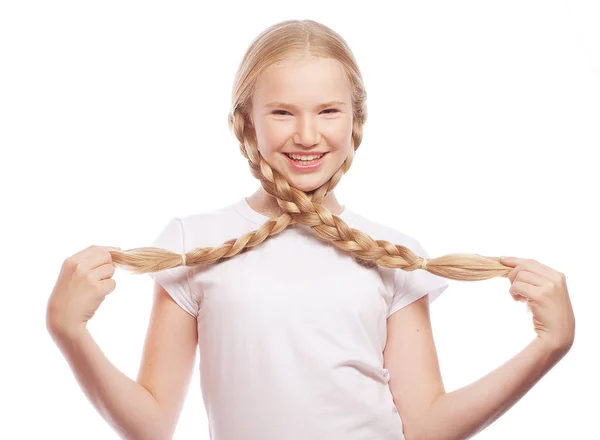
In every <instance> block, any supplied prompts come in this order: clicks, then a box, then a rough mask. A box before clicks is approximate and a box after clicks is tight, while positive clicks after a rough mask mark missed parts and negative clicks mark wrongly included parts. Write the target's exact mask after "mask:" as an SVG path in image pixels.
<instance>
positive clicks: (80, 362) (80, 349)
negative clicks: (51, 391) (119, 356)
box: [50, 328, 170, 440]
mask: <svg viewBox="0 0 600 440" xmlns="http://www.w3.org/2000/svg"><path fill="white" fill-rule="evenodd" d="M50 334H51V336H52V338H53V339H54V341H55V342H56V345H57V346H58V347H59V349H60V350H61V352H62V353H63V355H64V357H65V358H66V359H67V361H68V363H69V365H70V367H71V370H72V371H73V373H74V375H75V377H76V379H77V381H78V382H79V385H80V386H81V388H82V389H83V391H84V393H85V394H86V396H87V397H88V399H89V400H90V401H91V403H92V404H93V405H94V407H95V408H96V410H97V411H98V412H99V413H100V415H101V416H102V417H103V418H104V419H105V420H106V421H107V422H108V423H109V424H110V425H111V426H112V427H113V429H114V430H115V431H116V432H117V433H118V434H119V435H120V437H121V438H123V439H130V440H138V439H144V440H146V439H147V440H164V439H167V438H170V435H169V434H167V433H166V431H165V423H163V420H162V413H161V410H160V407H159V405H158V402H157V401H156V399H155V398H154V396H152V394H151V393H150V392H149V391H148V390H147V389H146V388H144V387H143V386H142V385H140V384H138V383H137V382H135V381H134V380H132V379H130V378H129V377H127V376H126V375H125V374H124V373H122V372H121V371H119V370H118V369H117V368H116V367H115V366H114V365H113V364H112V363H111V362H110V361H109V360H108V358H107V357H106V356H105V355H104V353H103V352H102V350H101V349H100V347H99V346H98V345H97V344H96V342H95V341H94V339H93V338H92V336H91V334H90V333H89V331H88V330H87V329H85V328H82V330H81V331H78V332H72V333H70V334H66V333H63V332H52V331H51V332H50Z"/></svg>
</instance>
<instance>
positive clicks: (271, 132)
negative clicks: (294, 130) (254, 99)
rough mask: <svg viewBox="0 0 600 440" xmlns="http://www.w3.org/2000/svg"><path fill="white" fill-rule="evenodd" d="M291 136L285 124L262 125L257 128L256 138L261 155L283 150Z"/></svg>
mask: <svg viewBox="0 0 600 440" xmlns="http://www.w3.org/2000/svg"><path fill="white" fill-rule="evenodd" d="M290 136H291V133H290V131H289V129H287V128H286V125H285V124H283V123H280V124H268V123H267V124H261V125H258V126H257V127H256V138H257V140H258V147H259V150H260V151H261V153H263V152H264V153H265V154H268V153H269V152H271V151H273V150H276V149H278V148H281V146H282V145H283V144H285V142H286V141H287V139H288V138H289V137H290Z"/></svg>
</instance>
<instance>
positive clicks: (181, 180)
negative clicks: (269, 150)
mask: <svg viewBox="0 0 600 440" xmlns="http://www.w3.org/2000/svg"><path fill="white" fill-rule="evenodd" d="M289 18H310V19H314V20H317V21H320V22H322V23H324V24H326V25H328V26H330V27H331V28H333V29H334V30H336V31H337V32H339V33H340V34H341V35H342V36H343V37H344V38H345V39H346V40H347V41H348V43H349V44H350V46H351V47H352V49H353V51H354V53H355V55H356V57H357V59H358V62H359V65H360V67H361V69H362V72H363V75H364V80H365V82H366V87H367V91H368V94H369V99H368V109H369V119H368V121H367V125H366V126H365V132H364V140H363V143H362V145H361V147H360V148H359V150H358V152H357V155H356V158H355V160H354V164H353V166H352V168H351V169H350V171H349V172H348V173H347V174H346V175H345V176H344V178H343V179H342V181H341V182H340V184H339V185H338V187H337V189H336V194H337V196H338V199H339V200H340V202H341V203H342V204H347V205H348V206H349V207H351V208H353V209H354V210H356V211H358V212H360V213H362V214H363V215H366V216H368V217H370V218H371V219H373V220H376V221H380V222H383V223H385V224H389V225H391V226H393V227H396V228H398V229H399V230H401V231H404V232H406V233H408V234H410V235H413V236H415V237H416V238H418V239H419V240H420V241H421V243H422V244H423V245H424V246H425V248H426V249H427V250H428V252H429V254H430V255H431V257H436V256H441V255H444V254H448V253H463V252H464V253H478V254H482V255H496V256H500V255H511V256H517V257H522V258H533V259H537V260H538V261H540V262H542V263H544V264H546V265H548V266H550V267H553V268H555V269H556V270H559V271H562V272H564V273H565V274H566V275H567V283H568V287H569V292H570V295H571V299H572V303H573V306H574V309H575V315H576V320H577V332H576V340H575V344H574V346H573V348H572V350H571V351H570V352H569V353H568V355H567V356H566V357H565V358H563V360H562V361H561V362H560V363H559V364H558V365H557V366H556V367H555V368H554V369H553V370H551V371H550V372H549V373H548V374H547V375H546V376H545V377H544V378H543V379H542V380H541V381H540V382H539V383H538V384H537V385H536V386H535V387H534V388H533V389H532V391H530V392H529V393H528V394H527V395H526V396H525V397H524V398H523V399H522V400H521V401H519V402H518V403H517V404H516V405H515V406H514V407H513V408H512V409H511V410H509V411H508V412H507V413H506V414H505V415H504V416H503V417H502V418H501V419H499V420H498V421H496V422H495V423H494V424H492V425H491V426H490V427H489V428H487V429H486V430H485V431H483V432H482V433H480V434H478V435H477V436H476V437H475V438H477V439H478V440H492V439H505V438H512V439H542V438H543V439H565V438H569V439H576V438H577V439H578V438H591V437H594V436H595V435H596V434H597V424H596V420H597V410H598V400H597V399H598V397H597V396H598V393H600V386H599V381H598V375H597V374H598V371H599V370H600V363H599V361H598V337H599V336H600V332H599V331H598V327H597V324H596V322H595V317H596V314H597V311H598V306H599V305H600V301H599V300H598V294H599V293H600V292H599V289H598V282H597V279H598V258H597V253H598V249H599V248H600V233H599V232H598V225H599V224H600V217H599V214H598V208H599V205H600V203H599V196H598V193H599V189H600V178H599V171H598V164H599V162H598V152H599V151H600V43H599V42H600V31H599V27H598V26H597V24H598V23H599V22H600V14H599V11H598V5H597V3H595V2H593V1H591V0H589V1H570V2H566V1H555V0H550V1H549V0H545V1H541V0H540V1H523V0H519V1H514V0H510V1H504V2H481V1H453V2H445V1H435V2H434V1H420V2H395V3H392V2H383V1H381V2H378V1H370V2H354V3H353V2H348V1H343V2H342V1H328V2H323V1H318V2H314V1H303V2H266V1H253V2H223V3H219V4H218V5H217V4H215V3H213V4H211V5H208V6H207V5H206V4H204V3H201V2H140V1H104V2H80V1H54V2H41V1H38V2H33V1H19V2H17V1H6V2H3V3H2V6H0V63H1V64H2V65H1V68H0V76H1V78H0V145H1V147H2V154H1V156H0V157H1V159H0V163H1V171H2V172H1V174H0V179H1V182H0V183H1V185H0V191H1V192H2V194H1V195H2V197H1V200H2V208H3V209H2V211H3V214H2V216H1V220H0V221H1V222H2V227H1V228H0V234H2V235H1V237H0V238H1V243H2V250H3V252H2V257H1V258H2V266H1V267H2V274H3V277H2V278H3V287H2V290H3V291H2V298H4V301H3V306H2V307H0V325H1V332H0V337H1V338H2V340H1V344H2V348H1V350H2V351H1V353H2V362H1V363H0V369H1V372H2V373H1V375H0V380H1V381H2V383H1V384H0V385H1V392H0V399H1V405H2V414H3V415H2V419H3V420H2V423H1V424H0V437H2V438H13V439H16V438H19V439H30V438H53V439H54V438H56V439H58V438H60V439H82V438H85V439H112V438H118V437H117V434H116V433H115V432H114V431H113V430H112V428H110V426H109V425H108V424H107V423H106V422H105V421H104V420H103V419H102V418H101V417H100V416H99V414H98V413H96V411H95V409H94V408H93V406H92V405H91V404H90V403H89V402H88V400H87V399H86V397H85V395H84V394H83V392H82V390H81V389H80V388H79V386H78V384H77V382H76V381H75V378H74V376H73V375H72V373H71V370H70V369H69V366H68V364H67V363H66V361H65V360H64V358H63V357H62V355H61V353H60V351H59V350H58V348H57V347H56V346H55V345H54V344H53V342H52V340H51V338H50V337H49V335H48V334H47V332H46V329H45V307H46V301H47V298H48V296H49V295H50V292H51V290H52V288H53V286H54V282H55V281H56V278H57V276H58V273H59V270H60V267H61V264H62V262H63V260H64V259H65V258H66V257H68V256H70V255H71V254H73V253H75V252H77V251H79V250H81V249H83V248H85V247H88V246H89V245H91V244H98V245H105V246H119V247H121V248H123V249H128V248H133V247H140V246H147V245H149V244H150V242H151V241H152V240H153V239H154V238H155V236H156V235H157V234H158V232H159V231H160V230H161V229H162V228H163V227H164V226H165V225H166V223H167V221H168V220H169V219H171V218H172V217H173V216H185V215H188V214H193V213H197V212H202V211H205V210H210V209H214V208H218V207H222V206H224V205H226V204H229V203H232V202H233V201H236V200H239V198H241V197H243V196H248V195H250V194H251V193H252V192H253V191H254V190H255V189H256V188H258V181H256V180H255V179H254V178H253V177H252V176H251V174H250V171H249V168H248V163H247V161H246V160H245V159H244V158H243V157H242V156H241V154H240V153H239V149H238V145H237V142H236V140H235V138H234V136H233V135H232V134H231V133H230V132H229V130H228V127H227V113H228V111H229V106H230V93H231V86H232V84H233V78H234V75H235V71H236V69H237V66H238V63H239V62H240V60H241V58H242V56H243V53H244V51H245V49H246V48H247V46H248V45H249V44H250V42H251V40H252V39H253V38H254V37H255V36H256V35H258V33H259V32H260V31H262V30H263V29H264V28H266V27H267V26H269V25H271V24H274V23H276V22H278V21H281V20H284V19H289ZM114 278H115V279H116V281H117V289H116V290H115V291H114V292H113V293H112V294H111V295H109V296H108V297H107V299H106V300H105V302H104V303H103V304H102V306H101V307H100V309H99V310H98V312H97V313H96V316H95V317H94V318H93V320H92V321H90V323H89V326H88V328H89V329H90V331H91V333H92V335H93V336H94V338H95V340H96V341H97V342H98V344H99V345H100V347H101V348H102V350H103V351H104V353H105V354H106V355H107V356H108V358H109V359H110V360H111V361H112V362H113V363H114V364H115V365H116V366H117V367H118V368H119V369H120V370H122V371H123V372H124V373H125V374H127V375H128V376H129V377H132V378H134V377H135V376H136V374H137V369H138V367H139V362H140V357H141V350H142V344H143V341H144V337H145V332H146V326H147V324H148V319H149V313H150V306H151V298H152V295H151V293H152V281H151V280H150V278H149V277H147V276H144V275H143V276H136V275H133V274H131V273H129V272H126V271H123V270H120V271H119V270H118V271H117V273H116V274H115V277H114ZM509 285H510V283H509V281H508V280H507V279H505V278H496V279H492V280H486V281H480V282H458V281H452V280H450V288H449V289H448V290H447V291H446V292H445V294H444V295H443V296H442V297H440V299H439V300H437V301H436V303H434V305H433V306H432V321H433V326H434V335H435V341H436V345H437V350H438V354H439V358H440V363H441V368H442V374H443V379H444V384H445V386H446V390H447V391H452V390H454V389H457V388H459V387H462V386H465V385H467V384H469V383H471V382H473V381H475V380H477V379H478V378H480V377H481V376H483V375H485V374H487V373H488V372H490V371H491V370H493V369H494V368H496V367H498V366H500V365H501V364H502V363H504V362H505V361H506V360H508V359H509V358H510V357H512V356H513V355H515V354H516V353H517V352H518V351H520V350H521V349H522V348H523V347H525V345H526V344H527V343H528V342H529V341H530V340H531V339H532V338H533V337H534V336H535V333H534V331H533V327H532V323H531V316H530V315H529V314H528V313H527V312H526V310H525V309H524V307H523V304H521V303H516V302H514V301H513V300H512V298H511V297H510V295H509V293H508V288H509ZM197 362H198V358H197ZM175 438H176V439H192V438H197V439H208V427H207V420H206V415H205V412H204V407H203V405H202V396H201V394H200V387H199V377H198V371H197V370H196V372H195V373H194V378H193V382H192V386H191V388H190V391H189V394H188V398H187V401H186V404H185V407H184V410H183V413H182V415H181V418H180V422H179V425H178V428H177V431H176V435H175Z"/></svg>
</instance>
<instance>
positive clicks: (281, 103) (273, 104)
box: [265, 101, 346, 108]
mask: <svg viewBox="0 0 600 440" xmlns="http://www.w3.org/2000/svg"><path fill="white" fill-rule="evenodd" d="M332 105H339V106H342V107H343V106H345V105H346V103H345V102H342V101H329V102H326V103H324V104H320V105H318V106H317V107H316V108H325V107H329V106H332ZM265 107H267V108H273V107H287V108H296V106H295V105H293V104H286V103H285V102H279V101H277V102H270V103H268V104H266V105H265Z"/></svg>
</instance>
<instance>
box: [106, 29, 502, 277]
mask: <svg viewBox="0 0 600 440" xmlns="http://www.w3.org/2000/svg"><path fill="white" fill-rule="evenodd" d="M294 55H309V56H316V57H325V58H332V59H334V60H337V61H338V62H339V63H340V64H341V66H342V67H343V68H344V70H345V72H346V74H347V76H348V79H349V82H350V86H351V92H352V93H351V97H352V108H353V124H352V141H351V143H352V145H351V148H350V149H349V154H348V156H347V158H346V160H345V161H344V163H343V164H342V166H341V167H340V168H339V169H338V170H337V171H336V172H335V173H334V174H333V176H332V177H331V178H330V179H329V180H328V181H327V182H325V183H324V184H323V185H322V186H320V187H319V188H316V189H315V190H313V191H310V192H303V191H300V190H298V189H296V188H294V187H292V186H290V185H289V183H288V182H287V181H286V180H285V178H284V177H283V176H282V175H281V174H280V173H279V172H277V170H275V169H273V168H271V166H269V164H268V163H267V162H266V161H265V160H264V159H263V157H262V156H261V155H260V153H259V150H258V147H257V143H256V140H255V139H256V136H255V134H254V129H253V124H252V120H251V117H250V112H251V106H252V95H253V91H254V88H255V84H256V81H257V78H258V77H259V76H260V74H261V73H262V72H263V71H264V70H265V69H266V68H267V67H269V66H270V65H272V64H273V63H276V62H277V61H280V60H283V59H285V58H289V57H291V56H294ZM366 98H367V94H366V91H365V87H364V84H363V80H362V75H361V73H360V70H359V68H358V65H357V63H356V60H355V59H354V55H353V53H352V51H351V50H350V48H349V47H348V45H347V43H346V41H345V40H344V39H343V38H342V37H341V36H340V35H338V34H337V33H336V32H334V31H333V30H331V29H330V28H328V27H327V26H324V25H322V24H320V23H317V22H315V21H312V20H287V21H283V22H280V23H277V24H275V25H273V26H271V27H269V28H267V29H265V30H264V31H263V32H262V33H261V34H260V35H259V36H258V37H257V38H256V39H255V40H254V41H253V42H252V44H251V45H250V47H249V48H248V50H247V51H246V53H245V55H244V57H243V59H242V62H241V63H240V66H239V69H238V71H237V74H236V77H235V81H234V86H233V93H232V111H231V112H230V113H229V115H228V121H229V127H230V129H231V130H232V131H233V133H234V134H235V136H236V138H237V139H238V141H239V145H240V151H241V153H242V155H243V156H244V157H245V158H246V159H247V160H248V164H249V165H250V171H251V172H252V175H253V176H254V177H255V178H257V179H258V180H260V182H261V184H262V187H263V188H264V190H265V191H266V192H267V193H268V194H270V195H271V196H273V197H275V198H276V199H277V203H278V204H279V206H280V207H281V209H282V210H283V211H284V212H283V214H281V215H279V216H278V217H272V218H270V219H269V220H267V221H266V222H265V223H264V224H263V225H262V226H261V227H260V228H258V229H256V230H254V231H251V232H248V233H246V234H244V235H243V236H241V237H239V238H234V239H231V240H228V241H226V242H224V243H223V244H221V245H220V246H216V247H203V248H197V249H194V250H192V251H190V252H187V253H186V254H185V255H184V256H183V257H182V255H181V254H177V253H174V252H171V251H168V250H165V249H160V248H155V247H142V248H135V249H129V250H126V251H116V250H114V251H113V250H111V251H110V253H111V255H112V260H113V262H114V263H115V264H117V265H118V266H122V267H124V268H126V269H129V270H131V271H133V272H135V273H147V272H158V271H162V270H165V269H170V268H174V267H178V266H182V265H184V264H185V265H186V266H194V265H198V264H213V263H217V262H220V261H222V260H224V259H227V258H231V257H234V256H235V255H237V254H239V253H241V252H243V251H246V250H249V249H250V248H252V247H254V246H257V245H260V244H261V243H262V242H264V241H265V240H266V239H267V238H269V237H271V236H272V235H275V234H279V233H280V232H281V231H283V230H284V229H285V228H287V227H288V226H289V225H291V224H294V223H298V224H301V225H305V226H309V227H310V228H311V230H312V232H313V233H314V234H315V235H316V236H317V237H318V238H319V239H321V240H323V241H326V242H329V243H332V244H333V245H335V246H337V247H338V248H339V249H342V250H344V251H346V252H348V253H350V254H351V255H352V256H353V257H354V259H355V260H356V261H357V262H359V263H360V264H362V265H366V266H368V267H375V265H376V264H377V265H380V266H383V267H387V268H399V269H402V270H405V271H412V270H415V269H420V268H421V266H422V263H423V262H424V259H423V258H422V257H421V256H419V255H416V254H414V253H413V252H412V251H411V250H410V249H409V248H407V247H405V246H402V245H397V244H392V243H390V242H388V241H385V240H375V239H373V238H371V237H370V236H369V235H367V234H365V233H363V232H361V231H359V230H357V229H353V228H351V227H349V226H348V225H347V224H346V223H345V222H344V221H343V220H342V219H341V218H340V217H338V216H336V215H333V214H332V213H331V212H330V211H329V210H327V209H326V208H325V207H324V206H323V205H322V201H323V198H324V197H325V196H326V195H327V194H328V193H330V192H331V191H332V190H333V189H334V188H335V187H336V185H337V184H338V182H339V181H340V179H341V177H342V175H343V174H344V173H346V171H348V169H349V168H350V166H351V164H352V160H353V159H354V152H355V151H356V150H357V149H358V147H359V146H360V144H361V141H362V130H363V126H364V124H365V122H366V119H367V109H366ZM424 270H427V271H428V272H430V273H432V274H434V275H438V276H441V277H444V278H450V279H455V280H465V281H475V280H484V279H489V278H493V277H496V276H506V275H507V274H508V272H509V271H510V270H511V268H509V267H507V266H505V265H503V264H501V263H500V262H499V258H492V257H484V256H481V255H476V254H449V255H444V256H441V257H437V258H432V259H430V260H427V265H426V268H425V269H424Z"/></svg>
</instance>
